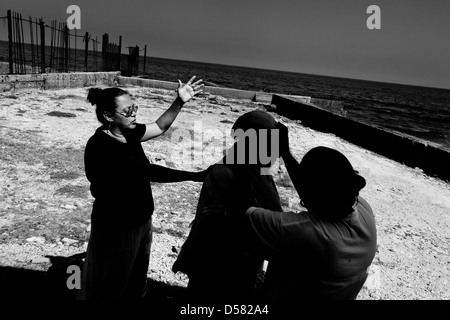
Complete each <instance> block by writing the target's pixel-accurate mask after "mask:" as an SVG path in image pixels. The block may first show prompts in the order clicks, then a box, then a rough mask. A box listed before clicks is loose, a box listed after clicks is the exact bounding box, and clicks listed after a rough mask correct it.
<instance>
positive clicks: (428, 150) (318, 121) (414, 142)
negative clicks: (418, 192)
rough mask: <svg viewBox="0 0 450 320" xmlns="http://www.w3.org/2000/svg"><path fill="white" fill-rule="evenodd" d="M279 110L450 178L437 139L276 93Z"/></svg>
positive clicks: (447, 157)
mask: <svg viewBox="0 0 450 320" xmlns="http://www.w3.org/2000/svg"><path fill="white" fill-rule="evenodd" d="M272 104H275V105H276V106H277V108H276V112H277V113H278V114H281V115H284V116H286V117H288V118H290V119H296V120H301V121H302V125H304V126H307V127H310V128H311V129H314V130H319V131H322V132H329V133H333V134H335V135H337V136H339V137H341V138H343V139H345V140H347V141H349V142H352V143H354V144H356V145H359V146H361V147H363V148H365V149H368V150H371V151H374V152H376V153H378V154H381V155H383V156H386V157H388V158H390V159H392V160H395V161H398V162H400V163H404V164H405V165H408V166H410V167H413V168H415V167H419V168H421V169H423V171H424V172H425V173H427V174H429V175H435V176H437V177H439V178H441V179H444V180H449V181H450V153H449V152H447V151H445V150H443V149H441V148H439V146H438V145H435V144H433V143H430V142H427V141H424V140H420V139H418V138H417V139H416V138H414V137H411V136H408V135H406V134H405V135H404V134H400V133H394V132H391V131H387V130H383V129H381V128H377V127H374V126H371V125H368V124H365V123H361V122H357V121H354V120H351V119H348V118H345V117H343V116H341V115H339V114H335V113H332V112H329V111H327V110H324V109H321V108H318V107H316V106H314V105H311V104H307V103H303V102H300V101H294V100H293V99H289V98H286V97H282V96H280V95H273V99H272Z"/></svg>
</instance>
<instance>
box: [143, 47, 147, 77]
mask: <svg viewBox="0 0 450 320" xmlns="http://www.w3.org/2000/svg"><path fill="white" fill-rule="evenodd" d="M145 60H147V45H145V47H144V72H143V73H144V74H145Z"/></svg>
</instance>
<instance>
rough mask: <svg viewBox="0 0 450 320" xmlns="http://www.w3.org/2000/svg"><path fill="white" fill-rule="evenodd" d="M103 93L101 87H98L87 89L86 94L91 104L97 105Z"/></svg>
mask: <svg viewBox="0 0 450 320" xmlns="http://www.w3.org/2000/svg"><path fill="white" fill-rule="evenodd" d="M102 93H103V89H100V88H91V89H89V92H88V95H87V100H88V101H89V102H90V103H91V104H92V105H97V104H98V103H99V102H100V101H101V100H102V99H101V96H102Z"/></svg>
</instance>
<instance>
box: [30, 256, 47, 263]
mask: <svg viewBox="0 0 450 320" xmlns="http://www.w3.org/2000/svg"><path fill="white" fill-rule="evenodd" d="M31 263H50V259H49V258H45V257H37V258H34V259H32V260H31Z"/></svg>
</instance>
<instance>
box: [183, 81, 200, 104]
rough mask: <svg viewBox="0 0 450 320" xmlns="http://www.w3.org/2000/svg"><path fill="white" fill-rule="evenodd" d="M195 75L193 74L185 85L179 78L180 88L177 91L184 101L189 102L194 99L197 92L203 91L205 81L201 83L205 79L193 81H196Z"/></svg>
mask: <svg viewBox="0 0 450 320" xmlns="http://www.w3.org/2000/svg"><path fill="white" fill-rule="evenodd" d="M194 79H195V76H193V77H192V78H191V79H190V80H189V81H188V82H187V83H186V84H185V85H183V83H182V82H181V80H178V88H177V93H178V97H179V98H180V99H181V100H182V101H183V102H184V103H186V102H188V101H189V100H191V99H192V97H194V96H195V95H196V94H198V93H199V92H202V91H203V88H202V87H203V83H201V82H202V81H203V80H201V79H200V80H197V81H196V82H194V83H192V81H194Z"/></svg>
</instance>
